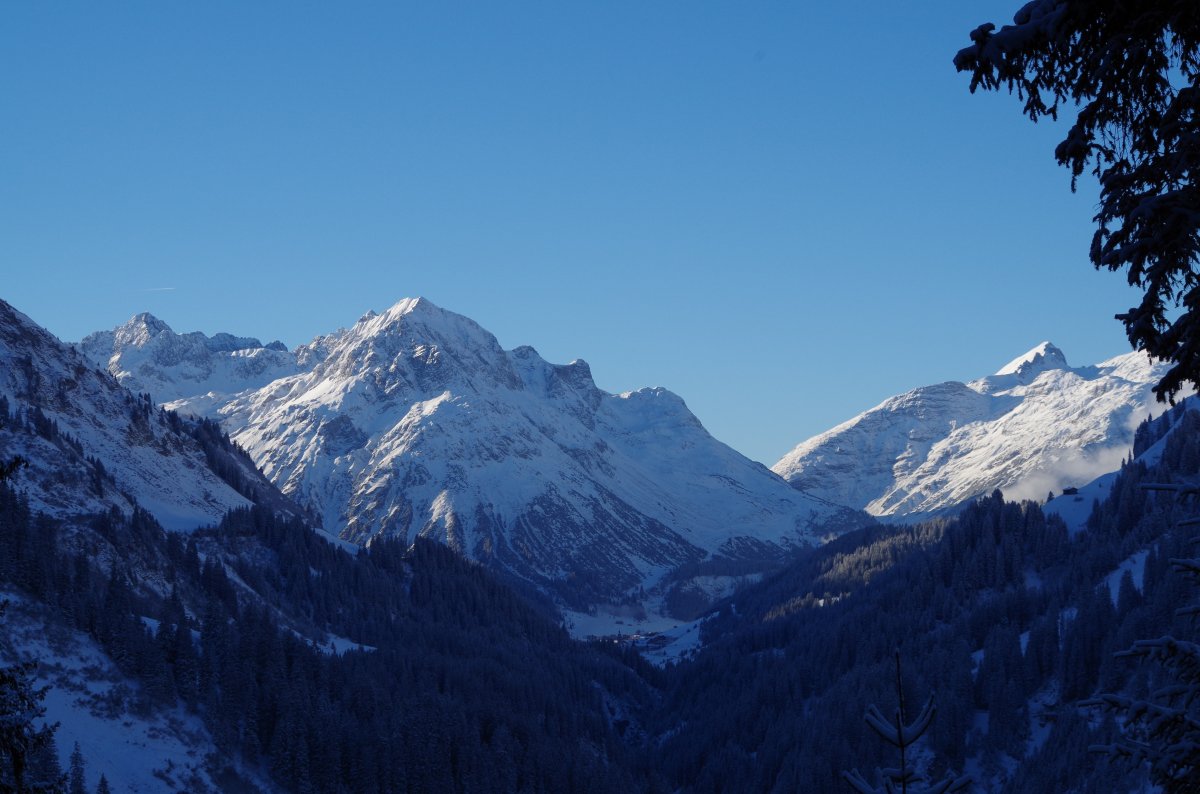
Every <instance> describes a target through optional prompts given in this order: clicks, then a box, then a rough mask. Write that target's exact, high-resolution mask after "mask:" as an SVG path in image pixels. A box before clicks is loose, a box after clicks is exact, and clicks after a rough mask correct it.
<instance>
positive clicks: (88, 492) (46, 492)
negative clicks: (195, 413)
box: [0, 301, 274, 529]
mask: <svg viewBox="0 0 1200 794" xmlns="http://www.w3.org/2000/svg"><path fill="white" fill-rule="evenodd" d="M0 424H2V426H0V458H3V459H8V458H11V457H12V456H14V455H19V456H21V457H23V458H25V459H26V460H27V461H28V467H27V469H26V470H25V471H24V472H23V473H22V474H21V479H20V481H21V485H22V487H23V488H24V489H25V490H26V491H27V492H28V494H29V498H30V502H31V505H32V506H33V507H34V508H36V509H39V510H42V511H45V512H48V513H50V514H52V515H58V516H64V515H73V514H81V513H98V512H104V511H106V510H109V509H111V508H114V507H115V508H117V509H119V510H120V511H122V512H123V513H126V514H129V513H130V512H131V511H132V510H133V508H134V506H135V505H138V506H140V507H142V508H144V509H146V510H148V511H149V512H150V513H152V514H153V515H154V516H155V517H156V518H157V519H158V520H159V522H160V523H161V524H163V526H165V527H167V528H169V529H193V528H195V527H197V526H199V525H203V524H208V523H212V522H215V521H217V520H218V519H220V517H221V516H222V515H224V514H225V512H226V511H228V510H229V509H231V508H236V507H243V506H246V505H248V504H250V500H249V499H248V498H247V497H246V496H244V495H243V494H242V493H239V492H238V490H237V489H235V487H234V485H232V484H231V482H233V483H237V484H238V485H239V487H240V488H241V490H242V491H244V492H247V493H253V492H254V488H255V487H256V486H257V487H258V489H259V490H260V491H266V490H272V491H273V490H274V489H272V488H271V486H270V485H269V484H268V483H267V482H265V481H264V480H262V479H261V476H260V475H259V474H258V473H257V472H256V471H255V470H254V467H253V465H252V464H251V463H250V462H249V461H247V460H244V459H239V457H238V456H237V455H236V454H235V453H234V452H231V451H230V450H228V449H224V450H223V449H220V448H219V444H217V443H216V442H219V440H220V439H213V441H214V443H213V444H209V445H208V446H207V447H206V446H205V444H204V443H203V442H202V440H201V438H200V435H201V433H200V429H199V428H198V427H197V426H195V425H191V424H189V423H186V422H181V421H180V420H179V419H178V417H174V416H171V415H169V414H164V413H163V412H162V411H160V410H159V409H158V408H157V407H155V406H154V405H152V404H151V403H150V402H147V401H145V400H143V399H141V398H140V397H137V396H135V395H133V394H131V393H130V392H129V391H128V390H126V389H124V388H122V387H121V386H120V384H118V383H117V382H116V381H115V380H114V379H113V378H112V377H111V376H110V375H109V374H107V373H105V372H102V371H100V370H98V369H97V368H96V366H95V364H94V363H93V362H91V361H89V360H88V359H86V358H85V357H84V356H82V355H80V353H79V352H78V351H77V350H75V349H73V348H71V347H69V346H67V345H65V344H63V343H62V342H60V341H59V340H58V339H57V338H55V337H54V336H53V335H51V334H50V333H49V332H47V331H45V330H44V329H42V328H41V327H40V326H38V325H37V324H36V323H34V322H33V321H32V320H30V319H29V318H28V317H26V316H25V315H24V314H21V313H20V312H18V311H17V310H15V309H14V308H13V307H11V306H10V305H8V304H7V303H5V302H4V301H0ZM215 469H223V474H224V479H223V478H222V477H221V476H218V474H217V473H216V471H215Z"/></svg>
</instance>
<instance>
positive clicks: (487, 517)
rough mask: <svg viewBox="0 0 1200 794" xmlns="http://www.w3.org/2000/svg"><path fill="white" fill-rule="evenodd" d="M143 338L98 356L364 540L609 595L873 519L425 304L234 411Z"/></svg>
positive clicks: (326, 343) (153, 338) (658, 410)
mask: <svg viewBox="0 0 1200 794" xmlns="http://www.w3.org/2000/svg"><path fill="white" fill-rule="evenodd" d="M139 324H140V325H142V326H145V327H147V328H156V329H158V330H156V331H154V332H153V333H151V334H143V333H124V332H123V331H122V329H117V331H115V332H113V333H112V334H111V335H95V336H93V337H89V339H93V340H96V339H100V340H102V344H95V343H94V342H93V343H88V342H85V343H84V344H83V346H82V347H83V349H84V350H85V351H89V350H94V351H98V352H96V353H93V355H96V356H99V357H101V358H102V359H103V363H105V364H106V365H107V366H108V367H109V369H110V371H112V372H113V373H114V374H116V376H117V377H118V378H121V379H122V380H131V379H132V378H133V377H135V376H138V372H140V373H142V374H141V375H140V377H141V378H142V381H141V382H143V383H145V384H146V385H147V387H149V389H150V392H151V394H153V395H154V396H155V399H158V400H162V401H169V402H170V405H171V406H172V407H175V408H177V409H179V410H181V411H183V412H193V413H199V414H206V415H209V416H214V417H217V418H219V419H220V421H221V423H222V426H223V427H224V428H225V429H226V430H228V431H229V433H230V435H231V436H232V438H233V439H234V440H235V441H236V442H237V443H238V444H240V445H241V446H243V447H244V448H245V449H246V450H247V451H249V453H250V454H251V456H252V457H253V458H254V460H255V461H256V462H257V463H258V464H259V465H260V466H261V467H262V469H263V471H264V473H266V474H267V476H269V477H270V478H271V479H272V480H273V481H274V482H275V483H276V484H277V485H279V486H280V488H281V489H282V490H283V491H284V492H285V493H287V494H289V495H290V496H292V497H294V498H295V499H297V500H298V501H299V502H301V503H302V504H305V505H307V506H309V507H311V508H313V509H314V510H315V511H317V512H318V513H319V514H320V515H321V516H322V517H323V523H324V527H325V529H326V530H327V531H332V532H335V533H337V534H340V535H341V536H342V537H343V538H345V539H348V540H352V541H354V542H356V543H365V542H367V541H369V540H370V539H371V538H372V537H375V536H377V535H387V536H399V537H404V538H409V539H411V538H413V537H415V536H417V535H422V536H431V537H436V538H438V539H439V540H441V541H443V542H445V543H446V544H448V545H450V546H451V547H453V548H455V549H457V550H459V551H461V552H462V553H464V554H466V555H468V556H470V557H472V558H475V559H478V560H481V561H484V562H486V563H488V564H490V565H493V566H495V567H498V568H501V569H504V570H508V571H510V572H512V573H515V574H517V575H518V576H520V577H522V578H525V579H527V580H530V581H533V582H536V583H538V584H540V585H543V586H548V587H550V588H551V589H556V590H558V591H559V592H560V593H563V594H564V595H566V596H567V597H569V598H571V599H578V598H580V597H582V598H584V600H591V599H595V598H612V597H617V596H620V595H621V594H623V593H627V592H630V591H632V590H636V589H637V588H639V587H643V586H645V587H649V586H651V585H653V583H654V582H655V581H656V580H657V579H659V578H660V577H661V576H662V575H663V574H664V573H667V572H669V571H671V570H673V569H675V568H677V567H678V566H680V565H682V564H685V563H692V562H698V561H701V560H703V559H706V558H712V557H725V558H730V559H746V558H775V557H778V555H779V554H780V553H781V552H782V551H783V550H785V549H787V548H789V547H792V546H795V545H797V544H806V543H811V542H814V541H817V540H819V539H820V538H822V537H825V536H827V535H830V534H834V533H837V532H840V531H843V530H845V529H847V528H850V527H852V526H856V525H859V524H861V523H862V522H863V521H864V520H865V517H864V516H863V515H862V514H861V513H858V512H857V511H852V510H848V509H846V508H844V507H841V506H838V505H835V504H831V503H829V502H827V501H825V500H822V499H819V498H814V497H812V496H810V495H808V494H805V493H803V492H801V491H799V490H796V489H793V488H790V487H788V484H787V483H786V482H784V481H783V480H782V479H781V478H780V477H778V476H777V475H775V474H773V473H772V472H770V471H769V470H768V469H767V468H766V467H764V466H762V465H760V464H758V463H755V462H752V461H750V460H749V459H747V458H745V457H743V456H742V455H740V454H738V453H737V452H735V451H734V450H732V449H731V448H729V447H728V446H726V445H724V444H721V443H720V442H718V441H716V440H715V439H713V438H712V436H710V435H709V434H708V432H707V431H706V430H705V429H704V428H703V427H702V426H701V424H700V422H699V421H698V420H697V419H696V417H695V416H694V415H692V413H691V412H690V411H688V409H687V407H686V406H685V405H684V403H683V401H682V400H681V399H680V398H679V397H677V396H676V395H674V394H672V393H670V392H668V391H666V390H665V389H641V390H639V391H634V392H629V393H626V394H609V393H606V392H604V391H602V390H600V389H599V388H597V387H596V385H595V383H594V382H593V381H592V376H591V372H590V370H589V368H588V365H587V364H586V363H585V362H583V361H574V362H572V363H570V364H566V365H554V364H550V363H547V362H546V361H545V360H543V359H542V358H541V357H540V356H539V355H538V354H537V352H536V351H535V350H534V349H533V348H531V347H519V348H517V349H515V350H512V351H506V350H504V349H502V348H501V347H500V345H499V343H498V342H497V341H496V338H495V337H494V336H492V335H491V334H490V333H488V332H487V331H485V330H484V329H483V328H481V327H480V326H479V325H477V324H476V323H474V322H473V321H471V320H469V319H468V318H466V317H463V316H460V315H457V314H454V313H452V312H449V311H445V310H443V309H441V308H439V307H437V306H435V305H434V304H432V303H430V302H429V301H428V300H425V299H407V300H403V301H400V302H399V303H397V304H396V305H395V306H393V307H391V308H390V309H388V310H387V311H386V312H384V313H382V314H375V313H373V312H372V313H368V314H367V315H366V316H364V317H363V318H361V319H360V320H359V321H358V322H357V323H355V324H354V325H353V326H352V327H351V328H349V329H343V330H340V331H337V332H335V333H333V334H330V335H328V336H323V337H319V338H317V339H316V340H314V341H313V342H312V343H310V344H308V345H304V346H301V347H299V348H297V349H296V350H295V351H294V352H293V353H291V354H287V355H289V356H290V361H283V360H280V361H277V362H276V365H277V366H279V367H280V368H281V369H283V370H286V369H287V368H288V367H293V366H294V367H295V368H296V371H295V372H294V373H293V374H287V375H285V376H283V377H280V378H278V379H276V380H274V381H272V382H270V383H268V384H266V385H262V384H261V382H258V381H256V378H258V377H260V373H255V375H254V376H253V377H247V378H245V379H244V380H242V381H237V380H236V378H235V379H233V380H230V379H225V380H223V381H222V384H221V389H220V391H222V392H224V393H226V394H234V393H237V392H240V393H238V394H236V395H235V396H230V397H228V398H219V399H214V395H213V394H211V393H210V392H214V391H218V390H217V389H211V388H209V385H210V383H211V381H209V380H204V379H203V378H192V379H186V378H183V377H179V376H178V374H177V373H179V372H180V370H178V369H172V368H171V367H169V366H161V365H158V366H156V367H155V368H154V370H153V372H154V377H155V378H158V382H152V381H151V380H150V379H149V378H148V377H147V376H146V375H145V372H146V370H144V369H143V370H138V371H135V368H136V367H138V366H140V365H141V364H142V362H144V361H146V360H147V358H148V357H149V356H150V355H151V354H149V353H147V350H148V349H150V348H152V347H160V348H161V349H167V350H172V349H174V347H175V345H176V344H178V342H175V341H171V339H170V337H168V336H166V334H167V333H168V332H167V331H165V330H164V329H165V326H163V325H162V324H161V323H157V322H155V321H153V318H149V317H147V316H145V315H143V316H141V317H139V318H135V319H134V321H131V324H130V325H133V326H136V325H139ZM130 325H127V326H124V327H123V328H129V327H130ZM110 339H111V340H112V344H111V345H110V343H109V340H110ZM200 341H201V342H203V338H201V340H200ZM256 350H261V348H256ZM276 352H279V353H280V354H281V355H282V354H283V352H282V351H276ZM168 360H174V359H168ZM200 360H201V362H202V363H201V364H200V365H198V368H199V369H201V370H202V371H207V367H208V365H207V364H204V363H203V362H204V361H206V359H204V358H203V355H201V357H200ZM211 360H212V357H211V355H210V357H209V359H207V361H211ZM212 369H214V370H215V369H217V366H216V365H213V366H212ZM223 372H224V371H223ZM126 373H128V375H126ZM189 389H191V390H194V395H193V396H183V395H186V392H187V391H188V390H189Z"/></svg>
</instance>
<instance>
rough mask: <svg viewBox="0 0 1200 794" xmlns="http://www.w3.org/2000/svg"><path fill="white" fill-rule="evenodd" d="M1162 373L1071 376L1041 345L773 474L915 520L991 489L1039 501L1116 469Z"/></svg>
mask: <svg viewBox="0 0 1200 794" xmlns="http://www.w3.org/2000/svg"><path fill="white" fill-rule="evenodd" d="M1163 371H1164V368H1163V365H1155V364H1152V363H1151V362H1150V361H1149V360H1148V359H1147V357H1146V355H1145V354H1144V353H1128V354H1126V355H1122V356H1117V357H1116V358H1112V359H1109V360H1107V361H1104V362H1102V363H1100V364H1097V365H1095V366H1090V367H1074V368H1073V367H1071V366H1069V365H1068V364H1067V360H1066V357H1065V356H1064V355H1063V353H1062V351H1061V350H1059V349H1058V348H1057V347H1055V346H1054V345H1052V344H1050V343H1049V342H1043V343H1042V344H1040V345H1038V346H1037V347H1035V348H1033V349H1032V350H1030V351H1029V352H1028V353H1026V354H1025V355H1023V356H1019V357H1018V358H1016V359H1015V360H1013V361H1012V362H1010V363H1009V364H1008V365H1007V366H1005V367H1002V368H1001V369H1000V370H999V371H998V372H996V374H994V375H989V376H986V377H983V378H979V379H978V380H974V381H971V382H970V383H958V382H947V383H940V384H937V385H934V386H926V387H922V388H919V389H914V390H912V391H909V392H906V393H904V394H901V395H898V396H896V397H892V398H889V399H887V400H885V401H884V402H882V403H881V404H879V405H878V406H876V407H875V408H872V409H871V410H869V411H866V412H864V413H862V414H860V415H859V416H856V417H854V418H853V419H851V420H849V421H848V422H845V423H843V424H841V425H838V426H837V427H835V428H833V429H832V430H829V431H827V432H825V433H822V434H820V435H818V436H815V437H813V438H811V439H809V440H807V441H805V442H804V443H802V444H800V445H799V446H797V447H796V448H795V449H793V450H792V451H791V452H789V453H788V454H787V455H786V456H784V457H783V458H782V459H781V460H780V461H779V462H778V463H776V464H775V465H774V466H773V467H772V468H773V470H774V471H775V472H776V473H778V474H779V475H781V476H782V477H784V478H786V479H787V480H788V482H790V483H792V484H793V485H794V486H796V487H797V488H802V489H804V490H806V491H807V492H809V493H813V494H818V495H820V496H822V497H824V498H826V499H830V500H833V501H836V502H840V503H842V504H847V505H850V506H852V507H858V508H861V509H863V510H866V511H867V512H868V513H871V514H873V515H876V516H879V517H882V518H892V519H897V520H898V519H914V518H918V517H921V516H928V515H934V514H937V513H939V512H944V511H947V510H953V509H956V508H957V507H959V506H960V505H962V504H964V503H965V502H967V501H969V500H971V499H973V498H975V497H977V496H979V495H982V494H987V493H990V492H991V491H993V490H995V489H997V488H999V489H1001V490H1002V491H1003V492H1004V493H1005V495H1006V496H1008V497H1010V498H1013V499H1029V498H1032V499H1044V498H1045V497H1046V495H1047V493H1048V492H1050V491H1055V492H1059V491H1061V490H1062V489H1063V488H1064V487H1069V486H1075V485H1081V484H1083V483H1086V482H1088V481H1089V480H1091V479H1093V478H1094V477H1096V476H1098V475H1100V474H1103V473H1105V472H1109V471H1112V470H1114V469H1116V468H1117V467H1118V466H1119V465H1120V463H1121V461H1122V459H1123V458H1124V457H1125V456H1126V455H1128V453H1129V451H1130V448H1131V446H1132V443H1133V434H1134V428H1135V427H1136V425H1137V423H1138V422H1139V421H1141V420H1142V419H1145V418H1146V415H1147V414H1148V413H1149V412H1150V411H1152V410H1155V401H1154V396H1153V394H1152V392H1151V390H1150V389H1151V386H1152V385H1153V384H1154V383H1156V382H1157V381H1158V379H1159V377H1160V376H1161V374H1162V372H1163Z"/></svg>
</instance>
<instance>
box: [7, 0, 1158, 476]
mask: <svg viewBox="0 0 1200 794" xmlns="http://www.w3.org/2000/svg"><path fill="white" fill-rule="evenodd" d="M1018 5H1020V3H1019V2H1015V0H1010V1H1005V2H950V1H949V0H938V1H937V2H928V3H921V4H917V5H916V6H913V5H911V4H893V3H811V2H747V3H736V4H735V3H701V2H650V3H647V2H606V3H589V4H584V3H561V2H545V3H516V2H514V3H428V4H421V5H415V4H400V3H337V4H332V3H330V4H317V3H278V4H271V3H242V2H236V3H232V2H231V3H221V2H209V3H190V4H184V3H117V4H99V3H56V4H49V3H28V4H15V3H10V4H6V5H5V6H4V8H3V9H2V10H0V96H3V101H0V141H2V142H3V145H2V146H0V262H2V263H3V265H2V268H3V270H2V272H3V274H4V279H3V289H0V297H3V298H4V299H5V300H8V301H9V302H10V303H12V304H13V305H15V306H16V307H17V308H18V309H20V310H22V311H24V312H25V313H26V314H28V315H30V316H31V317H32V318H33V319H35V320H36V321H38V322H39V323H41V324H43V325H45V326H46V327H48V328H49V329H50V330H51V331H53V332H54V333H56V334H58V335H59V336H60V337H61V338H63V339H66V340H77V339H79V338H81V337H82V336H83V335H85V334H86V333H88V332H89V331H92V330H96V329H99V328H108V327H112V326H114V325H116V324H118V323H120V322H122V321H124V320H125V319H127V318H128V317H130V316H131V315H132V314H134V313H136V312H139V311H151V312H153V313H154V314H156V315H158V316H159V317H161V318H162V319H164V320H165V321H167V322H168V323H169V324H171V326H172V327H174V328H175V330H177V331H191V330H203V331H206V332H208V333H213V332H216V331H221V330H224V331H229V332H233V333H238V334H244V335H254V336H259V337H261V338H263V339H264V340H267V339H274V338H279V339H281V340H283V341H284V342H286V343H287V344H288V345H295V344H299V343H302V342H305V341H308V340H309V339H311V338H312V337H313V336H315V335H317V334H319V333H325V332H328V331H331V330H333V329H335V328H337V327H340V326H345V325H349V324H351V323H353V322H354V320H355V319H357V318H358V317H359V316H360V315H361V314H362V313H363V312H365V311H366V310H367V309H370V308H373V309H376V310H381V309H383V308H386V307H387V306H388V305H390V304H392V303H394V302H395V301H396V300H398V299H400V298H402V297H405V296H412V295H423V296H425V297H428V298H429V299H431V300H433V301H434V302H435V303H437V304H439V305H441V306H443V307H445V308H448V309H451V310H454V311H457V312H460V313H462V314H466V315H467V316H469V317H471V318H473V319H475V320H476V321H478V322H479V323H480V324H481V325H483V326H484V327H485V328H487V329H489V330H490V331H492V332H493V333H495V334H496V335H497V337H498V338H499V339H500V342H501V343H502V344H503V345H504V346H505V347H508V348H512V347H515V346H517V345H521V344H531V345H533V346H534V347H536V348H537V349H538V351H539V352H540V353H541V354H542V355H543V356H544V357H546V358H547V359H549V360H551V361H555V362H565V361H569V360H571V359H574V358H584V359H586V360H588V362H589V363H590V364H591V365H592V370H593V373H594V375H595V378H596V380H597V382H598V384H599V385H600V386H601V387H602V388H605V389H608V390H610V391H624V390H627V389H632V388H637V387H640V386H649V385H662V386H666V387H668V388H670V389H672V390H674V391H676V392H678V393H679V394H680V395H682V396H683V397H684V399H685V400H686V401H687V402H688V405H689V406H690V407H691V408H692V410H693V411H694V412H695V413H696V414H697V415H698V416H699V417H700V419H701V420H702V421H703V422H704V423H705V425H706V426H707V427H708V428H709V430H710V431H711V432H712V433H713V434H714V435H715V436H716V437H717V438H720V439H721V440H723V441H726V442H728V443H730V444H731V445H733V446H734V447H735V448H737V449H739V450H740V451H742V452H744V453H745V454H747V455H749V456H750V457H752V458H755V459H758V460H761V461H763V462H765V463H767V464H770V463H773V462H774V461H775V460H776V459H777V458H778V457H780V456H781V455H782V454H783V453H785V452H786V451H787V450H788V449H790V448H791V447H792V446H793V445H795V444H796V443H798V442H799V441H802V440H804V439H805V438H807V437H808V436H810V435H813V434H815V433H818V432H821V431H823V430H825V429H828V428H829V427H831V426H832V425H834V424H836V423H838V422H840V421H843V420H845V419H847V418H849V417H851V416H853V415H854V414H856V413H858V412H859V411H862V410H864V409H866V408H869V407H871V406H872V405H875V404H876V403H878V402H879V401H880V400H882V399H884V398H885V397H887V396H890V395H892V394H895V393H897V392H900V391H904V390H906V389H909V388H913V387H916V386H920V385H925V384H928V383H936V382H940V381H944V380H966V379H970V378H973V377H976V376H979V375H983V374H986V373H988V372H991V371H993V370H995V369H997V368H999V367H1000V366H1002V365H1003V364H1005V363H1006V362H1007V361H1008V360H1009V359H1011V358H1013V357H1015V356H1017V355H1019V354H1020V353H1022V352H1024V351H1025V350H1027V349H1028V348H1031V347H1033V346H1034V345H1035V344H1037V343H1038V342H1040V341H1042V340H1043V339H1049V340H1051V341H1053V342H1055V343H1056V344H1058V345H1059V346H1060V347H1062V348H1063V350H1064V351H1065V352H1066V354H1067V357H1068V359H1069V360H1070V361H1071V362H1072V363H1074V364H1087V363H1095V362H1096V361H1099V360H1101V359H1103V358H1107V357H1109V356H1112V355H1116V354H1118V353H1122V352H1125V351H1126V350H1127V349H1128V346H1127V343H1126V342H1125V339H1124V335H1123V330H1122V328H1121V326H1120V324H1119V323H1118V322H1116V321H1115V320H1113V319H1112V316H1113V314H1115V313H1116V312H1118V311H1122V310H1124V309H1126V308H1128V307H1129V306H1131V305H1132V304H1133V303H1134V301H1135V295H1134V293H1133V292H1132V291H1131V290H1130V288H1128V287H1127V286H1125V284H1124V278H1123V276H1121V275H1118V274H1107V273H1103V274H1102V273H1097V272H1096V271H1094V270H1093V269H1092V268H1091V267H1090V265H1089V264H1088V262H1087V256H1086V254H1087V248H1088V245H1089V242H1090V237H1091V228H1092V227H1091V220H1090V219H1091V216H1092V214H1093V211H1094V205H1095V202H1096V194H1095V189H1094V187H1093V185H1092V184H1091V183H1089V182H1087V181H1086V180H1081V183H1080V188H1081V189H1080V192H1079V193H1077V194H1074V195H1073V194H1071V192H1070V188H1069V175H1068V174H1067V172H1066V171H1065V170H1063V169H1061V168H1059V167H1057V166H1056V165H1055V163H1054V159H1053V148H1054V144H1055V143H1056V142H1057V141H1058V139H1059V138H1060V137H1061V135H1062V133H1063V132H1064V128H1063V125H1062V124H1061V123H1060V124H1059V125H1048V124H1045V123H1042V124H1039V125H1033V124H1030V123H1029V122H1028V121H1026V120H1024V119H1023V118H1022V117H1021V115H1020V106H1019V103H1018V101H1017V99H1016V98H1015V97H1010V96H1007V95H975V96H971V95H970V94H969V93H968V90H967V83H968V81H967V78H966V76H965V75H958V74H956V73H955V71H954V68H953V66H952V65H951V58H952V57H953V55H954V53H955V51H956V50H957V49H958V48H960V47H962V46H964V45H965V44H967V43H968V32H969V31H970V30H971V29H972V28H973V27H975V26H976V25H977V24H979V23H981V22H984V21H996V22H1004V21H1007V20H1009V19H1011V15H1012V13H1013V11H1015V9H1016V7H1017V6H1018Z"/></svg>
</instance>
